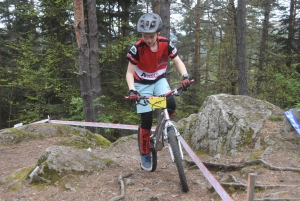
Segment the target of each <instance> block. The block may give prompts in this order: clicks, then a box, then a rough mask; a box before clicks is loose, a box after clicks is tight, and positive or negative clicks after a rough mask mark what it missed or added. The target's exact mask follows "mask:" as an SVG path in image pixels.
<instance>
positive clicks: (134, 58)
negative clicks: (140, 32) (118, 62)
mask: <svg viewBox="0 0 300 201" xmlns="http://www.w3.org/2000/svg"><path fill="white" fill-rule="evenodd" d="M126 58H127V60H128V61H130V62H131V63H132V64H134V65H137V63H138V62H139V60H140V59H139V53H138V49H137V46H136V45H133V46H132V47H131V48H130V50H129V51H128V53H127V55H126Z"/></svg>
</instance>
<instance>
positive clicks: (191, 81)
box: [125, 79, 195, 100]
mask: <svg viewBox="0 0 300 201" xmlns="http://www.w3.org/2000/svg"><path fill="white" fill-rule="evenodd" d="M194 81H195V80H193V79H192V80H190V83H193V82H194ZM181 90H182V87H181V86H180V87H177V88H175V89H172V90H171V91H169V92H168V93H166V94H163V95H161V96H160V97H167V96H169V95H171V94H172V95H175V96H179V95H180V94H181V93H182V91H181ZM151 97H157V96H140V99H148V98H151ZM125 99H126V100H128V99H129V96H125Z"/></svg>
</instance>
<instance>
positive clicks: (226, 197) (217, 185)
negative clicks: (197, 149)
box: [178, 136, 233, 201]
mask: <svg viewBox="0 0 300 201" xmlns="http://www.w3.org/2000/svg"><path fill="white" fill-rule="evenodd" d="M178 139H179V141H180V142H181V144H182V145H183V146H184V148H185V149H186V151H187V152H188V153H189V155H190V156H191V158H192V159H193V161H194V162H195V163H196V165H197V166H198V167H199V168H200V170H201V172H202V173H203V174H204V176H205V178H206V179H207V180H208V181H209V183H210V184H211V185H212V186H213V187H214V189H215V190H216V191H217V193H218V194H219V195H220V197H221V198H222V200H223V201H233V199H232V198H231V197H230V196H229V195H228V193H227V192H226V191H225V190H224V188H223V187H222V186H221V184H220V183H219V182H218V181H217V180H216V179H215V178H214V176H213V175H212V174H211V173H210V172H209V171H208V169H207V168H206V167H205V165H204V164H203V163H202V162H201V160H200V159H199V158H198V156H197V155H196V154H195V153H194V152H193V150H192V149H191V148H190V147H189V145H188V144H187V143H186V141H185V140H184V139H183V138H182V136H179V137H178Z"/></svg>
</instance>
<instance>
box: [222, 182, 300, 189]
mask: <svg viewBox="0 0 300 201" xmlns="http://www.w3.org/2000/svg"><path fill="white" fill-rule="evenodd" d="M220 184H221V185H222V186H225V187H230V186H232V187H235V188H239V189H247V185H246V184H244V183H234V182H220ZM297 186H298V185H257V184H255V188H264V189H268V188H280V187H297Z"/></svg>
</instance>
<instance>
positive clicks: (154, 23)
mask: <svg viewBox="0 0 300 201" xmlns="http://www.w3.org/2000/svg"><path fill="white" fill-rule="evenodd" d="M162 26H163V23H162V20H161V17H160V16H159V15H158V14H156V13H146V14H144V15H142V16H141V17H140V19H139V20H138V22H137V31H138V32H140V33H156V32H159V31H160V30H161V28H162Z"/></svg>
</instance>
